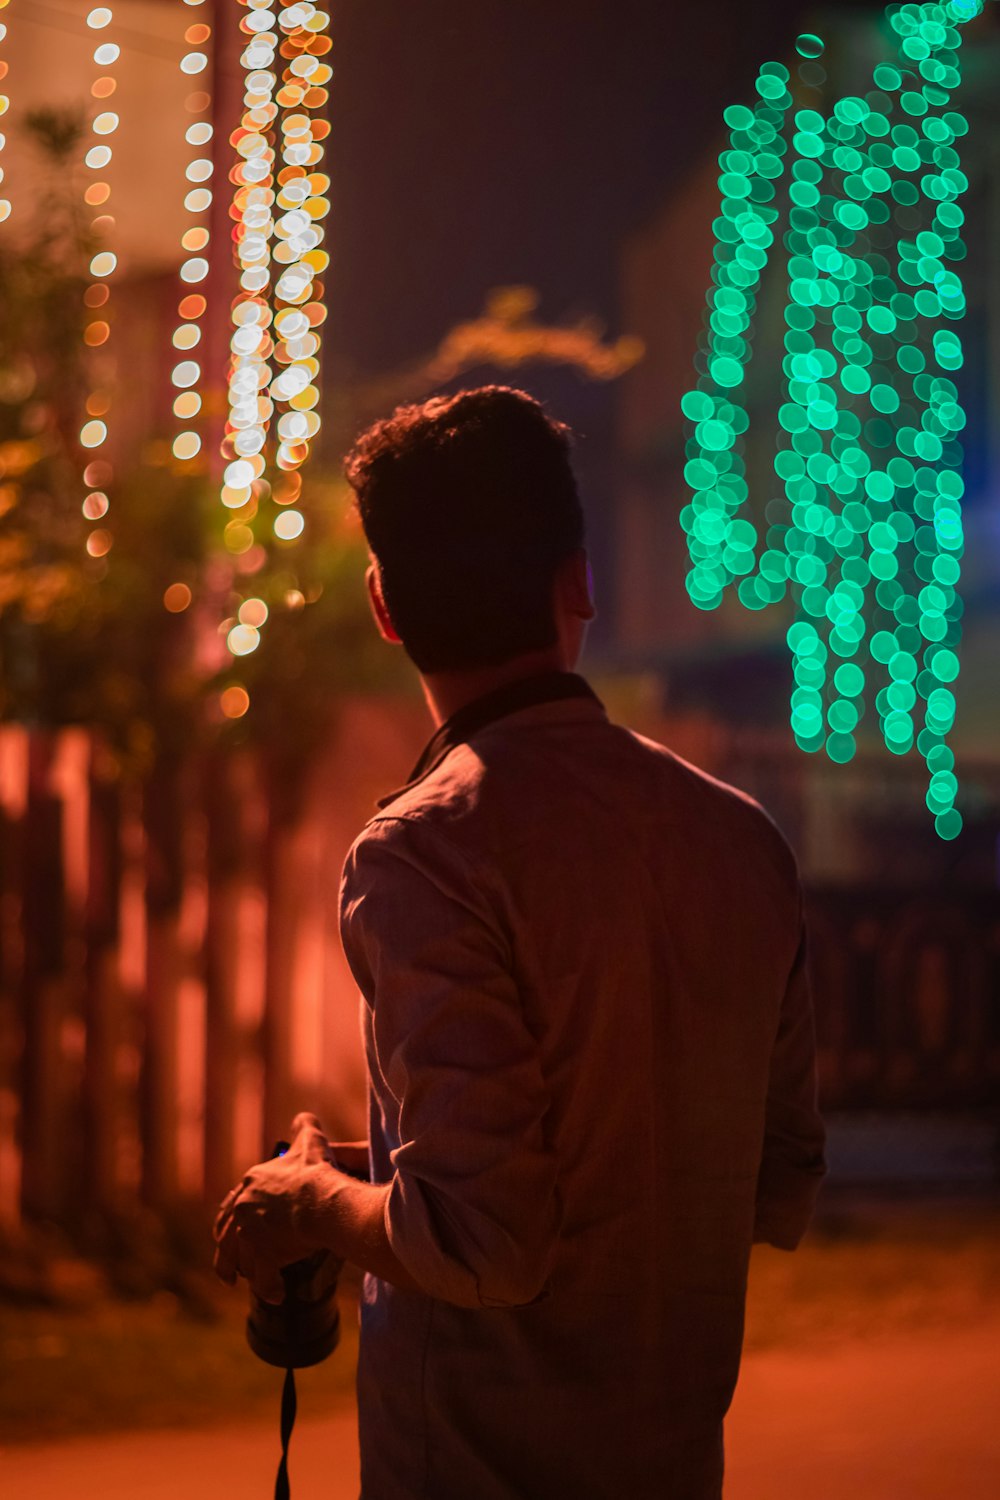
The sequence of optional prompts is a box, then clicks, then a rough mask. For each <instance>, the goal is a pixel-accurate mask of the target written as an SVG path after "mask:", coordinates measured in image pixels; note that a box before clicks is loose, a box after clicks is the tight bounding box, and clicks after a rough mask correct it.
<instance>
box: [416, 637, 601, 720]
mask: <svg viewBox="0 0 1000 1500" xmlns="http://www.w3.org/2000/svg"><path fill="white" fill-rule="evenodd" d="M572 670H573V668H572V667H571V666H569V665H568V664H567V661H566V658H565V654H564V652H563V651H562V649H561V647H559V646H553V647H551V648H550V649H549V650H546V651H529V652H527V653H526V654H525V655H524V656H518V657H515V658H514V659H513V660H512V661H505V662H503V663H502V664H501V665H500V666H498V667H482V668H478V669H476V670H474V671H469V672H429V673H427V675H426V676H424V675H423V674H421V678H420V681H421V684H422V686H423V689H424V697H425V698H426V699H427V707H428V708H429V709H430V712H431V718H432V719H433V720H434V724H435V727H440V726H441V725H442V724H443V723H444V722H445V720H446V719H450V718H451V716H452V714H455V713H457V712H458V710H459V709H460V708H464V707H465V705H466V704H467V703H474V702H475V701H476V699H477V698H485V697H486V694H487V693H492V692H495V691H496V689H497V688H502V687H507V686H508V685H509V684H510V683H512V682H519V681H520V680H521V679H522V678H523V677H535V676H536V675H537V674H538V673H539V672H570V671H572Z"/></svg>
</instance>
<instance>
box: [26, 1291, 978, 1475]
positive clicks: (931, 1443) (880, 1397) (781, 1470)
mask: <svg viewBox="0 0 1000 1500" xmlns="http://www.w3.org/2000/svg"><path fill="white" fill-rule="evenodd" d="M998 1396H1000V1319H998V1318H997V1317H996V1316H995V1315H992V1316H990V1317H989V1318H988V1319H987V1320H985V1321H983V1322H981V1323H978V1324H973V1325H969V1326H965V1327H962V1328H956V1329H948V1328H943V1329H942V1330H941V1331H933V1330H927V1329H924V1330H922V1331H921V1332H920V1333H919V1334H908V1335H905V1336H904V1335H899V1336H894V1337H883V1338H879V1339H878V1340H872V1341H871V1342H860V1341H852V1342H850V1343H844V1344H840V1345H834V1346H832V1347H831V1348H829V1349H826V1350H818V1349H817V1350H811V1351H807V1350H801V1349H797V1350H788V1349H781V1350H773V1351H764V1352H759V1353H752V1354H749V1355H748V1356H747V1357H746V1359H745V1361H744V1366H743V1374H742V1377H741V1380H740V1387H739V1390H738V1391H737V1395H736V1400H735V1402H734V1404H733V1410H732V1413H731V1416H730V1419H729V1422H728V1424H727V1481H726V1497H727V1500H776V1497H780V1500H997V1496H998V1495H1000V1399H998ZM308 1406H309V1399H308V1386H307V1384H306V1383H305V1382H303V1387H302V1392H301V1396H300V1412H301V1413H302V1414H303V1416H302V1420H301V1421H300V1425H299V1426H298V1427H297V1428H296V1431H295V1435H294V1438H293V1441H292V1462H291V1479H292V1496H293V1500H357V1493H358V1457H357V1445H356V1439H355V1433H354V1417H353V1411H352V1410H351V1409H350V1408H349V1407H347V1406H345V1407H344V1408H343V1409H341V1410H338V1411H336V1412H335V1413H333V1414H332V1415H330V1416H327V1417H326V1418H321V1419H317V1418H316V1417H310V1416H309V1413H308ZM277 1434H278V1413H277V1409H275V1414H274V1421H273V1422H268V1423H257V1424H255V1425H254V1426H241V1427H228V1428H216V1429H213V1430H210V1431H184V1432H153V1433H128V1434H124V1435H116V1436H110V1437H99V1438H89V1439H73V1440H70V1441H63V1442H59V1443H52V1444H49V1445H47V1446H45V1447H40V1446H30V1447H9V1448H6V1449H3V1450H0V1494H2V1495H4V1496H8V1495H9V1496H10V1497H11V1500H14V1497H15V1496H16V1497H17V1500H70V1497H72V1500H178V1497H179V1500H230V1497H239V1500H270V1496H271V1495H272V1494H273V1490H274V1472H275V1466H276V1462H277V1456H278V1436H277ZM470 1500H474V1497H470ZM608 1500H620V1497H617V1496H613V1497H612V1496H609V1497H608Z"/></svg>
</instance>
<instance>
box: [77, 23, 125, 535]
mask: <svg viewBox="0 0 1000 1500" xmlns="http://www.w3.org/2000/svg"><path fill="white" fill-rule="evenodd" d="M113 22H114V14H113V11H112V8H111V6H110V5H99V6H96V7H95V8H94V9H93V10H91V11H90V12H89V13H88V15H87V26H88V27H89V28H90V30H91V31H93V32H95V33H99V34H100V35H101V40H100V41H99V42H98V44H97V46H96V47H95V49H94V54H93V59H94V63H95V64H96V66H97V70H98V71H97V76H96V77H95V78H94V81H93V83H92V84H91V86H90V92H91V96H92V97H93V99H94V100H95V101H96V105H97V108H96V112H95V114H94V115H93V117H92V119H91V121H90V131H91V135H92V136H93V137H94V143H93V145H91V146H90V148H89V149H88V151H87V153H86V156H85V157H84V161H85V162H86V165H87V167H88V169H89V171H90V172H92V173H93V174H94V176H93V180H92V181H90V182H89V184H88V186H87V188H86V191H85V192H84V195H83V196H84V202H85V203H86V205H87V207H88V208H91V209H93V210H94V211H95V212H94V217H93V220H92V222H91V231H92V234H93V239H94V244H95V247H99V248H95V253H94V255H93V257H92V259H91V262H90V276H91V281H90V284H89V286H88V287H87V290H86V292H85V293H84V298H83V300H84V304H85V306H86V307H87V309H88V312H89V313H90V315H91V316H90V319H89V321H88V322H87V325H86V327H85V329H84V334H83V338H84V343H85V344H86V345H87V348H88V349H103V347H104V345H106V344H107V342H108V338H109V337H110V333H111V323H110V320H109V302H110V297H111V288H110V285H109V281H110V278H111V277H112V276H113V275H114V272H115V270H116V268H117V265H118V257H117V256H116V255H115V253H114V251H113V250H109V249H107V241H108V237H109V236H110V234H111V233H112V232H113V230H114V228H115V220H114V217H113V216H112V214H111V213H109V211H108V202H109V199H110V197H111V185H110V183H109V182H108V181H107V179H106V178H105V176H104V173H105V169H106V168H107V167H108V166H109V165H110V162H111V159H112V156H113V149H112V147H111V145H110V144H109V141H110V138H111V137H112V136H113V135H114V134H115V132H116V131H117V129H118V124H119V119H118V114H117V113H116V111H115V110H114V108H113V107H111V106H110V104H109V105H108V107H107V108H104V107H103V106H104V105H105V103H106V102H107V101H110V100H112V98H113V96H114V94H115V91H116V89H117V87H118V82H117V79H116V78H115V75H114V68H115V65H116V63H117V62H118V60H119V57H120V55H121V48H120V47H119V46H118V44H117V42H114V41H112V40H110V38H109V36H108V28H109V27H110V26H111V25H112V24H113ZM98 358H100V356H98ZM102 364H103V368H102V367H101V365H99V366H98V367H97V371H96V373H97V374H98V376H99V378H98V379H97V380H96V381H95V384H94V387H93V389H92V390H91V392H90V395H89V396H88V398H87V404H86V420H85V421H84V423H83V425H82V427H81V428H80V434H79V440H80V445H81V447H82V448H84V449H85V450H88V451H89V452H90V453H92V454H93V457H91V458H90V459H89V460H88V462H87V464H86V466H85V468H84V471H83V482H84V484H85V485H86V487H87V490H88V493H87V495H86V497H85V499H84V501H83V514H84V516H85V517H86V519H87V520H88V521H93V522H95V523H96V522H98V521H102V520H103V519H104V518H105V516H106V515H107V513H108V509H109V501H108V495H107V490H108V487H109V485H110V482H111V479H112V477H113V468H112V464H111V461H110V459H109V458H108V456H107V452H106V444H107V441H108V423H107V420H106V419H107V417H108V414H109V412H110V410H111V393H110V389H109V384H110V380H109V377H110V371H109V368H108V366H107V364H106V363H105V362H103V361H102ZM112 541H113V538H112V534H111V531H110V530H109V529H108V527H107V526H97V525H95V527H94V529H93V530H92V531H91V532H90V534H89V535H88V537H87V551H88V552H89V553H90V555H91V557H104V556H105V554H106V553H107V552H109V551H110V549H111V545H112Z"/></svg>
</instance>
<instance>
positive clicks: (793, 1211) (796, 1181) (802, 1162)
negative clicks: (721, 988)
mask: <svg viewBox="0 0 1000 1500" xmlns="http://www.w3.org/2000/svg"><path fill="white" fill-rule="evenodd" d="M800 911H801V901H800ZM816 1093H817V1086H816V1033H815V1025H814V1020H813V1007H812V996H811V993H810V988H809V976H808V968H807V941H806V932H805V927H804V925H803V924H802V923H801V921H800V929H799V945H798V949H797V951H796V954H795V961H794V963H793V964H792V969H791V973H790V975H789V978H788V983H787V986H786V989H785V995H784V999H783V1002H782V1006H781V1014H780V1019H779V1022H778V1032H777V1036H776V1038H775V1042H774V1049H773V1052H772V1055H771V1069H770V1076H769V1080H768V1091H767V1110H766V1116H765V1127H764V1150H763V1156H762V1159H761V1166H760V1173H759V1176H758V1179H757V1206H756V1215H755V1222H754V1239H755V1240H763V1241H766V1242H767V1243H768V1244H771V1245H775V1246H777V1247H778V1249H781V1250H794V1249H795V1248H796V1246H797V1245H798V1243H799V1241H800V1240H801V1239H802V1236H803V1235H804V1234H805V1232H806V1229H807V1228H808V1227H809V1221H810V1219H811V1218H812V1213H813V1208H814V1206H815V1202H816V1195H817V1193H818V1192H819V1186H820V1183H821V1182H822V1180H823V1176H824V1174H825V1172H826V1164H825V1161H824V1154H823V1153H824V1146H825V1143H826V1131H825V1129H824V1126H823V1121H822V1118H821V1116H820V1113H819V1110H818V1108H817V1101H816Z"/></svg>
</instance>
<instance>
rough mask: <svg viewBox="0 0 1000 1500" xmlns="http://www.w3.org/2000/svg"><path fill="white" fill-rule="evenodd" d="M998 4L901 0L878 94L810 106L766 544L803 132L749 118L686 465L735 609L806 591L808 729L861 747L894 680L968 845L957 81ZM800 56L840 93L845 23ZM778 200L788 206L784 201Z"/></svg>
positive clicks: (715, 582) (723, 231) (892, 737)
mask: <svg viewBox="0 0 1000 1500" xmlns="http://www.w3.org/2000/svg"><path fill="white" fill-rule="evenodd" d="M981 10H982V0H947V3H945V4H906V5H892V6H890V7H889V8H888V11H887V17H888V21H889V26H890V28H891V31H892V33H894V38H895V44H896V56H895V57H894V58H893V60H892V61H891V62H885V63H880V64H879V65H878V66H877V67H876V68H875V69H874V73H873V77H872V83H873V87H872V89H870V90H869V92H868V93H867V94H865V95H864V97H855V96H850V97H846V98H841V99H837V100H836V102H835V103H834V104H833V107H832V109H831V110H830V111H829V112H828V113H823V112H821V111H820V110H819V109H816V108H806V109H799V110H797V111H796V112H795V115H794V131H793V132H792V137H791V143H790V145H791V152H790V157H791V173H790V177H791V181H790V184H789V186H788V188H787V201H788V229H787V232H786V233H785V235H784V240H783V243H784V247H785V250H786V251H787V267H788V278H789V279H788V305H787V307H786V309H785V316H784V321H785V325H786V332H785V336H784V347H785V358H784V360H783V363H782V370H783V374H784V377H785V390H784V400H783V404H781V405H780V407H779V410H778V426H779V432H780V446H779V449H778V452H777V454H776V456H775V459H774V472H775V474H776V475H777V477H778V479H779V480H780V481H781V485H782V487H783V491H784V494H783V498H781V499H772V500H770V501H769V502H768V504H767V507H766V512H765V515H766V520H767V521H768V522H769V523H770V525H769V527H768V529H767V532H766V539H765V546H764V547H763V549H762V548H760V546H759V540H758V530H757V527H756V526H755V525H754V524H753V523H752V522H751V521H750V520H748V519H747V518H746V517H745V516H742V515H740V514H739V512H740V510H741V509H742V508H743V506H744V504H745V502H746V501H747V499H748V498H749V492H748V485H747V480H746V470H745V465H744V462H743V458H742V456H741V453H740V452H739V448H740V437H741V435H742V433H744V432H745V431H746V429H747V426H748V419H747V413H746V404H745V402H744V404H743V405H740V404H738V403H739V397H738V391H739V388H740V387H741V386H742V385H743V382H744V377H745V374H746V370H745V368H744V366H745V365H746V363H747V361H748V360H749V358H750V346H749V342H748V339H749V325H750V317H751V314H752V312H753V310H754V303H753V296H752V294H753V292H754V290H755V288H756V287H757V285H758V283H759V280H760V277H761V275H762V273H763V270H764V268H765V266H766V264H767V261H768V251H769V247H770V246H771V245H772V243H773V242H774V235H773V234H772V233H771V231H770V229H769V228H766V229H765V230H764V231H763V232H762V226H761V225H760V224H759V223H758V222H757V218H758V217H759V214H760V210H759V209H757V210H756V211H753V210H752V205H753V204H754V203H760V202H762V201H769V200H770V199H772V198H774V196H775V193H774V187H773V184H771V183H769V182H763V183H762V182H761V180H760V179H761V178H762V177H763V178H768V179H770V178H775V179H779V178H781V177H782V175H783V166H782V162H781V160H780V157H781V155H782V154H784V153H785V152H787V151H788V144H787V143H786V142H784V141H773V142H772V140H771V139H770V135H769V136H768V137H767V138H762V136H761V132H760V120H759V115H760V110H759V108H758V109H757V110H755V111H751V110H749V109H746V108H744V107H743V106H741V105H736V106H733V108H732V109H730V110H727V111H726V119H727V122H728V123H729V125H730V127H731V129H732V135H731V138H730V141H729V149H727V151H725V152H724V153H723V157H722V158H721V159H720V166H721V168H722V174H721V176H720V179H719V182H720V187H721V189H722V193H723V202H722V216H721V217H720V218H719V219H717V220H716V231H717V235H718V246H717V250H716V271H715V273H714V280H715V286H714V287H713V290H712V293H711V296H710V313H709V318H708V332H707V337H706V342H705V347H704V348H703V350H702V352H701V354H700V356H699V371H700V377H701V378H700V379H699V382H698V387H697V389H695V390H693V391H689V392H688V393H687V394H686V395H685V397H684V399H683V402H682V409H683V411H684V413H685V415H686V416H687V417H688V418H689V419H690V420H691V421H692V422H693V423H694V424H695V427H694V433H693V436H692V437H691V438H690V439H689V443H688V452H687V456H688V463H687V466H686V469H685V477H686V479H687V481H688V483H689V484H690V486H691V488H692V490H693V491H694V494H693V498H692V501H691V503H690V504H689V505H687V506H685V508H684V511H683V512H682V517H681V519H682V523H683V525H684V528H685V530H686V531H687V533H688V545H689V551H690V554H691V561H692V568H691V571H690V573H689V575H688V590H689V593H690V595H691V598H692V601H693V602H694V603H695V604H696V605H698V606H699V607H700V608H703V609H712V608H715V607H716V606H717V605H718V604H719V602H720V600H721V598H722V594H723V590H724V589H725V588H726V587H727V586H728V585H730V584H736V588H737V593H738V596H739V598H740V601H741V602H742V603H743V604H744V605H745V606H746V607H747V608H749V609H753V610H760V609H763V608H765V607H766V606H767V605H769V604H775V603H778V602H779V601H780V600H781V599H783V598H784V597H785V595H786V591H788V590H791V592H792V594H793V596H794V598H795V600H796V603H797V605H798V612H799V618H798V619H797V620H796V621H795V622H794V624H792V626H791V627H790V629H789V630H788V634H787V640H788V645H789V647H790V649H791V651H792V654H793V657H794V675H795V684H796V685H795V689H794V691H793V693H792V699H791V723H792V730H793V733H794V735H795V739H796V742H797V743H798V744H799V745H800V746H801V748H802V749H804V750H809V751H816V750H825V751H826V753H827V754H828V755H829V757H830V758H831V760H834V761H836V762H840V763H843V762H846V761H849V760H850V759H851V758H852V757H853V755H854V754H855V752H856V748H857V741H856V730H857V726H858V724H859V722H860V721H861V719H862V717H863V716H864V713H865V710H866V702H865V698H866V689H867V688H868V687H869V685H870V684H872V683H873V682H874V683H875V684H879V685H878V687H877V691H876V692H875V694H874V708H875V710H876V712H877V715H878V721H879V729H880V731H881V735H882V738H883V740H884V742H885V745H886V748H887V749H888V750H890V751H891V752H893V753H894V754H897V755H903V754H905V753H906V752H907V751H909V750H910V749H911V748H912V747H913V746H914V745H915V746H916V749H917V751H918V752H919V753H920V755H921V756H922V757H923V759H924V761H925V763H926V765H927V769H928V772H929V773H930V774H929V784H928V789H927V797H926V800H927V806H928V808H929V809H930V811H931V812H932V814H933V815H934V822H935V828H936V830H937V832H938V833H939V834H940V836H941V837H942V838H945V839H951V838H955V837H956V836H957V834H958V833H959V832H960V830H961V827H962V818H961V814H960V813H959V811H958V809H957V808H956V807H955V805H954V803H955V798H956V794H957V790H958V782H957V779H956V777H955V774H954V769H953V767H954V754H953V752H952V751H951V749H950V748H949V746H948V745H947V743H946V740H947V736H948V733H949V732H950V730H951V728H952V725H953V722H954V717H955V697H954V693H953V691H952V687H951V684H952V683H953V682H954V680H955V678H956V677H957V676H958V671H959V662H958V656H957V654H956V648H957V646H958V643H959V641H960V638H961V615H962V602H961V599H960V598H959V596H958V593H957V584H958V580H959V575H960V561H959V559H960V557H961V553H962V520H961V497H962V493H963V482H962V478H961V474H960V472H959V470H960V466H961V463H962V447H961V443H960V441H959V438H958V434H959V433H960V431H961V429H962V428H963V426H964V425H965V415H964V412H963V411H962V407H961V405H960V403H959V398H958V390H957V387H956V386H955V383H954V381H953V379H952V378H951V377H952V374H953V373H954V372H955V371H956V370H958V369H959V368H960V367H961V364H962V346H961V340H960V338H959V335H958V334H957V333H956V332H954V330H953V327H951V326H949V324H952V325H953V324H954V323H955V322H956V321H958V320H960V319H961V317H962V316H963V314H964V312H965V296H964V292H963V287H962V282H961V278H960V276H959V274H958V271H957V270H956V269H954V266H955V264H956V263H958V262H960V261H961V259H962V258H963V256H964V254H965V246H964V243H963V242H962V239H961V226H962V223H963V220H964V214H963V212H962V209H961V207H960V206H959V203H958V199H959V198H960V197H961V195H962V193H963V192H964V191H965V189H966V188H967V186H968V180H967V178H966V176H965V174H964V173H963V172H962V171H961V167H960V159H959V153H958V149H957V142H958V140H959V138H960V137H961V136H963V135H964V134H965V133H966V131H967V130H968V122H967V121H966V119H965V117H964V116H963V115H961V114H960V113H959V112H958V111H957V110H955V109H954V107H953V103H952V96H953V94H954V92H955V90H956V89H957V88H958V87H959V84H960V82H961V72H960V66H959V49H960V47H961V40H962V32H961V28H962V26H963V24H964V23H965V22H967V21H969V20H972V19H974V17H975V16H976V15H977V14H978V13H979V12H980V11H981ZM798 50H799V53H800V55H801V56H802V57H803V58H804V59H805V61H804V63H803V64H802V65H801V67H800V72H801V74H802V81H803V82H804V83H806V84H807V85H808V86H809V87H816V86H818V85H819V84H820V83H822V82H823V81H825V75H824V72H823V69H822V67H821V66H820V65H819V64H818V62H817V59H818V58H819V57H820V56H821V54H822V52H823V43H822V41H821V39H820V38H818V37H816V36H814V35H812V34H808V35H803V36H802V37H800V38H799V42H798ZM769 73H770V74H776V75H778V76H779V77H780V79H781V80H782V81H781V83H780V90H781V93H782V98H781V99H780V100H779V101H777V102H778V103H780V105H781V107H782V108H783V109H787V107H788V105H789V103H790V99H789V98H788V96H787V88H786V84H785V80H787V79H788V73H787V70H785V69H784V68H782V67H780V65H778V64H768V65H766V66H765V68H764V69H762V72H761V77H760V78H759V79H758V84H757V88H758V92H759V93H761V94H762V95H763V96H764V97H765V98H767V92H766V91H767V90H769V89H770V88H771V84H770V83H769V82H768V81H767V76H768V74H769ZM775 87H776V88H777V87H779V85H778V84H777V83H776V84H775ZM770 123H773V124H774V125H775V126H778V125H779V123H780V122H779V121H778V120H775V121H773V122H770ZM767 215H768V217H769V221H773V220H774V219H776V218H777V217H778V213H777V210H776V209H768V210H767ZM737 580H739V582H738V583H737ZM880 679H881V682H880V681H879V680H880ZM921 706H922V708H923V725H922V726H920V725H919V724H918V721H917V715H918V712H919V709H920V707H921Z"/></svg>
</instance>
